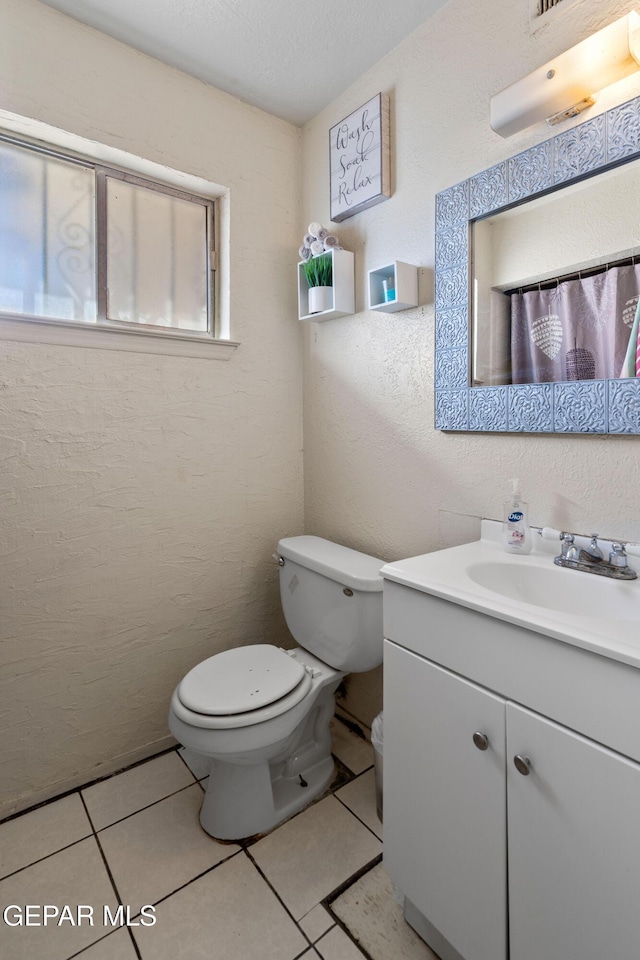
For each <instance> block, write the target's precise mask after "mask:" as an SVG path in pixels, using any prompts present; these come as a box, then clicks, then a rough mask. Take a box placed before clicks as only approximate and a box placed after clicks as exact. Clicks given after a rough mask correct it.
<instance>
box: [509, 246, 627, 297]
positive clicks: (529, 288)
mask: <svg viewBox="0 0 640 960" xmlns="http://www.w3.org/2000/svg"><path fill="white" fill-rule="evenodd" d="M638 261H640V253H634V254H633V256H631V257H624V258H623V259H622V260H610V261H608V262H607V263H601V264H597V265H596V266H595V267H586V268H585V269H584V270H576V271H574V273H566V274H563V276H561V277H552V278H549V279H548V280H540V281H538V282H537V283H530V284H528V285H526V286H523V287H513V288H512V289H511V290H505V291H504V295H505V296H506V297H510V296H512V295H513V294H515V293H518V294H523V293H533V291H534V290H539V291H540V290H552V289H553V287H558V286H559V285H560V284H561V283H566V282H567V281H569V280H583V279H584V278H585V277H595V276H597V275H598V274H599V273H606V272H607V270H610V269H611V268H612V267H635V265H636V263H637V262H638Z"/></svg>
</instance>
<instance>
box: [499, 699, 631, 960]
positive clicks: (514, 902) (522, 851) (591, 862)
mask: <svg viewBox="0 0 640 960" xmlns="http://www.w3.org/2000/svg"><path fill="white" fill-rule="evenodd" d="M507 745H508V764H507V784H508V791H507V796H508V809H509V903H510V942H511V960H540V958H541V957H544V958H545V960H603V958H605V957H611V958H612V960H614V958H615V960H638V957H640V921H639V920H638V917H639V910H640V766H638V764H636V763H634V762H633V761H631V760H627V759H626V758H624V757H621V756H620V755H619V754H615V753H613V752H611V751H610V750H607V749H605V748H604V747H600V746H598V745H597V744H595V743H593V742H592V741H590V740H587V739H585V738H584V737H581V736H579V735H578V734H575V733H572V732H571V731H569V730H567V729H566V728H564V727H560V726H558V725H557V724H554V723H552V722H551V721H548V720H545V719H543V718H542V717H539V716H537V715H536V714H532V713H530V712H529V711H527V710H525V709H523V708H522V707H517V706H515V705H514V704H508V706H507ZM516 755H520V756H526V757H528V758H529V760H530V762H531V767H530V773H529V775H526V776H522V775H521V774H520V773H518V771H517V770H516V768H515V766H514V763H513V757H514V756H516Z"/></svg>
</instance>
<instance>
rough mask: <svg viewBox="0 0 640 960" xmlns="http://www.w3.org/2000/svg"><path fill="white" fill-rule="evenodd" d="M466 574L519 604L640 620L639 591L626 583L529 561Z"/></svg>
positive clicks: (477, 567)
mask: <svg viewBox="0 0 640 960" xmlns="http://www.w3.org/2000/svg"><path fill="white" fill-rule="evenodd" d="M466 574H467V576H468V577H470V578H471V580H473V582H474V583H477V584H478V585H479V586H481V587H485V588H486V589H487V590H491V591H492V592H493V593H497V594H499V595H500V596H502V597H507V598H508V599H510V600H515V601H517V602H518V603H530V604H533V605H534V606H536V607H542V608H544V609H547V610H558V611H560V612H561V613H570V614H573V615H574V616H576V617H598V618H600V617H606V618H607V619H612V620H640V605H639V603H638V600H639V597H638V592H637V590H634V589H632V590H630V589H629V583H628V582H627V581H623V580H610V579H606V578H605V577H601V576H598V575H597V574H592V573H581V572H578V571H575V570H564V569H562V568H560V567H556V566H553V565H552V564H549V567H548V569H547V568H544V569H543V568H541V567H539V566H537V565H534V564H533V563H531V562H527V558H525V557H519V558H518V559H517V561H516V562H515V563H514V562H511V563H509V562H508V561H497V562H495V561H494V562H491V561H488V562H486V563H475V564H471V565H470V566H469V567H467V569H466Z"/></svg>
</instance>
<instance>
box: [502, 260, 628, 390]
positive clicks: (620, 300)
mask: <svg viewBox="0 0 640 960" xmlns="http://www.w3.org/2000/svg"><path fill="white" fill-rule="evenodd" d="M639 293H640V264H628V265H625V266H612V267H609V268H608V269H605V270H603V271H602V272H600V273H596V274H593V275H591V276H587V277H580V276H579V277H578V278H576V279H570V280H564V281H560V280H559V281H557V282H556V283H555V284H554V285H553V286H551V287H549V288H547V289H544V288H542V285H541V287H539V288H536V289H534V290H529V291H527V292H517V293H512V294H511V367H512V383H545V382H550V381H562V380H593V379H596V380H600V379H608V378H610V377H619V376H620V375H621V370H622V368H623V365H624V360H625V355H626V352H627V347H628V346H629V338H630V334H631V331H632V328H633V324H634V318H635V313H636V306H637V303H638V295H639Z"/></svg>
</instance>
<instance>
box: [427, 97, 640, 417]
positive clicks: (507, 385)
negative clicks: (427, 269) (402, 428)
mask: <svg viewBox="0 0 640 960" xmlns="http://www.w3.org/2000/svg"><path fill="white" fill-rule="evenodd" d="M634 161H636V162H634ZM634 211H635V212H634ZM639 214H640V98H636V99H635V100H631V101H629V102H628V103H625V104H622V105H621V106H619V107H615V108H613V109H612V110H610V111H608V112H607V113H605V114H601V115H600V116H598V117H594V118H593V119H591V120H588V121H586V122H585V123H582V124H580V125H579V126H576V127H574V128H572V129H571V130H568V131H566V132H565V133H561V134H558V135H557V136H555V137H553V138H552V139H550V140H547V141H545V142H543V143H541V144H538V145H536V146H534V147H532V148H530V149H529V150H526V151H524V152H523V153H520V154H518V155H517V156H515V157H512V158H510V159H509V160H505V161H503V162H502V163H499V164H497V165H496V166H494V167H491V168H490V169H488V170H485V171H483V172H482V173H480V174H477V175H476V176H474V177H471V178H470V179H469V180H465V181H463V182H462V183H459V184H456V185H455V186H453V187H450V188H449V189H448V190H445V191H443V192H442V193H440V194H438V195H437V197H436V287H435V305H436V354H435V425H436V429H439V430H456V431H459V430H471V431H487V432H520V433H522V432H524V433H554V432H556V433H600V434H602V433H612V434H619V433H627V434H638V433H640V378H636V377H635V376H634V375H633V374H631V375H628V365H627V368H624V361H625V359H626V356H627V353H628V348H629V344H630V342H631V338H632V336H634V333H633V325H634V318H635V315H636V307H637V303H638V295H639V294H640V288H639V287H638V284H639V283H640V215H639ZM636 261H637V264H636ZM605 302H606V303H608V304H609V305H611V304H613V305H614V306H613V308H612V310H613V312H612V316H611V319H610V320H606V321H605V311H604V310H603V303H605ZM589 311H591V312H589ZM610 312H611V311H610ZM634 348H635V344H634ZM623 368H624V372H625V374H627V375H625V376H621V374H622V373H623Z"/></svg>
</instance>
